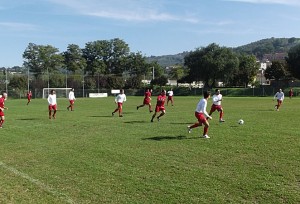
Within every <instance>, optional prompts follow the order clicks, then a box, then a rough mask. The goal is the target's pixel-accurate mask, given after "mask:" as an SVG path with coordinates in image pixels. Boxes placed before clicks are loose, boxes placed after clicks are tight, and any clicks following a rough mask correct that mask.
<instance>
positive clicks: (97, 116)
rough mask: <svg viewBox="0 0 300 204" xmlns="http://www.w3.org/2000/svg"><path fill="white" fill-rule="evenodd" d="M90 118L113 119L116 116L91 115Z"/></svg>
mask: <svg viewBox="0 0 300 204" xmlns="http://www.w3.org/2000/svg"><path fill="white" fill-rule="evenodd" d="M89 117H91V118H112V117H114V116H111V115H91V116H89Z"/></svg>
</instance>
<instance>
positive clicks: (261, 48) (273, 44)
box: [147, 38, 300, 67]
mask: <svg viewBox="0 0 300 204" xmlns="http://www.w3.org/2000/svg"><path fill="white" fill-rule="evenodd" d="M298 44H300V38H268V39H262V40H259V41H256V42H252V43H249V44H247V45H242V46H239V47H236V48H232V49H233V51H234V52H237V53H245V54H254V55H255V56H256V57H257V58H258V59H262V57H263V55H264V54H274V53H287V52H288V51H289V49H290V48H291V47H294V46H296V45H298ZM191 51H192V50H191ZM188 53H189V52H183V53H179V54H175V55H162V56H151V57H147V61H148V62H153V61H157V63H158V64H159V65H161V66H163V67H167V66H172V65H183V63H184V56H185V55H187V54H188Z"/></svg>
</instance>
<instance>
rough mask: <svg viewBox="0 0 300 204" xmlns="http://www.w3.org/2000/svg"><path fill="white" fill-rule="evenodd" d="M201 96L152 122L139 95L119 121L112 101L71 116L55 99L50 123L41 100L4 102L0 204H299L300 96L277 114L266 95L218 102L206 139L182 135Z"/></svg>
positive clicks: (84, 106) (92, 103)
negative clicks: (221, 111)
mask: <svg viewBox="0 0 300 204" xmlns="http://www.w3.org/2000/svg"><path fill="white" fill-rule="evenodd" d="M200 98H201V97H200V96H199V97H178V96H177V97H176V96H175V98H174V106H170V105H169V106H166V115H165V116H163V117H162V118H161V120H160V122H158V121H157V120H154V122H153V123H151V122H150V120H151V115H152V114H150V113H149V111H148V107H147V106H145V107H143V108H140V109H139V110H136V106H137V105H141V104H142V102H143V97H127V102H125V103H124V106H123V108H124V110H123V115H124V117H123V118H119V117H117V114H115V116H114V117H112V116H111V112H112V111H113V110H114V109H115V108H116V105H115V103H114V98H113V97H108V98H98V99H88V98H87V99H80V98H79V99H77V101H76V102H75V111H72V112H71V111H67V108H66V107H67V106H68V100H67V99H58V112H57V115H56V116H57V117H56V119H55V120H53V119H52V120H49V119H48V110H47V101H46V99H33V100H32V102H31V103H30V104H29V105H28V106H27V105H26V103H27V99H26V100H25V99H20V100H10V99H8V100H7V101H6V102H5V105H6V106H7V107H8V108H9V109H8V110H6V111H5V117H6V121H5V123H4V128H3V129H0V141H1V142H0V151H1V154H0V203H300V193H299V192H300V128H299V121H298V119H299V113H300V109H299V104H300V99H298V98H293V99H289V98H286V99H285V101H284V102H283V105H282V107H281V109H280V111H274V105H275V101H273V100H272V98H270V97H253V98H251V97H243V98H242V97H224V100H223V102H222V106H223V108H224V119H225V120H226V122H225V123H219V122H218V115H219V114H218V113H217V112H215V113H213V115H212V116H213V119H212V120H210V121H209V122H210V128H209V132H208V135H209V136H210V137H211V138H210V139H204V138H200V137H199V136H200V135H202V131H203V127H200V128H196V129H193V130H192V133H191V134H188V133H187V126H188V125H190V124H193V123H194V122H196V118H195V117H194V110H195V107H196V104H197V103H198V101H199V99H200ZM155 100H156V96H153V97H152V105H153V106H155ZM210 105H211V100H210V99H209V102H208V107H207V111H209V109H210ZM239 119H243V120H244V121H245V124H244V125H238V123H237V122H238V120H239Z"/></svg>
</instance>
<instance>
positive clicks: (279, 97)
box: [274, 92, 284, 101]
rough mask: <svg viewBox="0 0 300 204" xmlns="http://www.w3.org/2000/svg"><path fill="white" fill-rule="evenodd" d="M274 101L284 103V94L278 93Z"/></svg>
mask: <svg viewBox="0 0 300 204" xmlns="http://www.w3.org/2000/svg"><path fill="white" fill-rule="evenodd" d="M274 99H277V100H280V101H283V99H284V93H283V92H277V93H276V94H275V96H274Z"/></svg>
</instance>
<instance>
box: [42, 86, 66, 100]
mask: <svg viewBox="0 0 300 204" xmlns="http://www.w3.org/2000/svg"><path fill="white" fill-rule="evenodd" d="M71 89H72V88H43V98H48V96H49V94H50V91H51V90H54V91H55V92H56V98H68V97H69V92H70V90H71Z"/></svg>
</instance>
